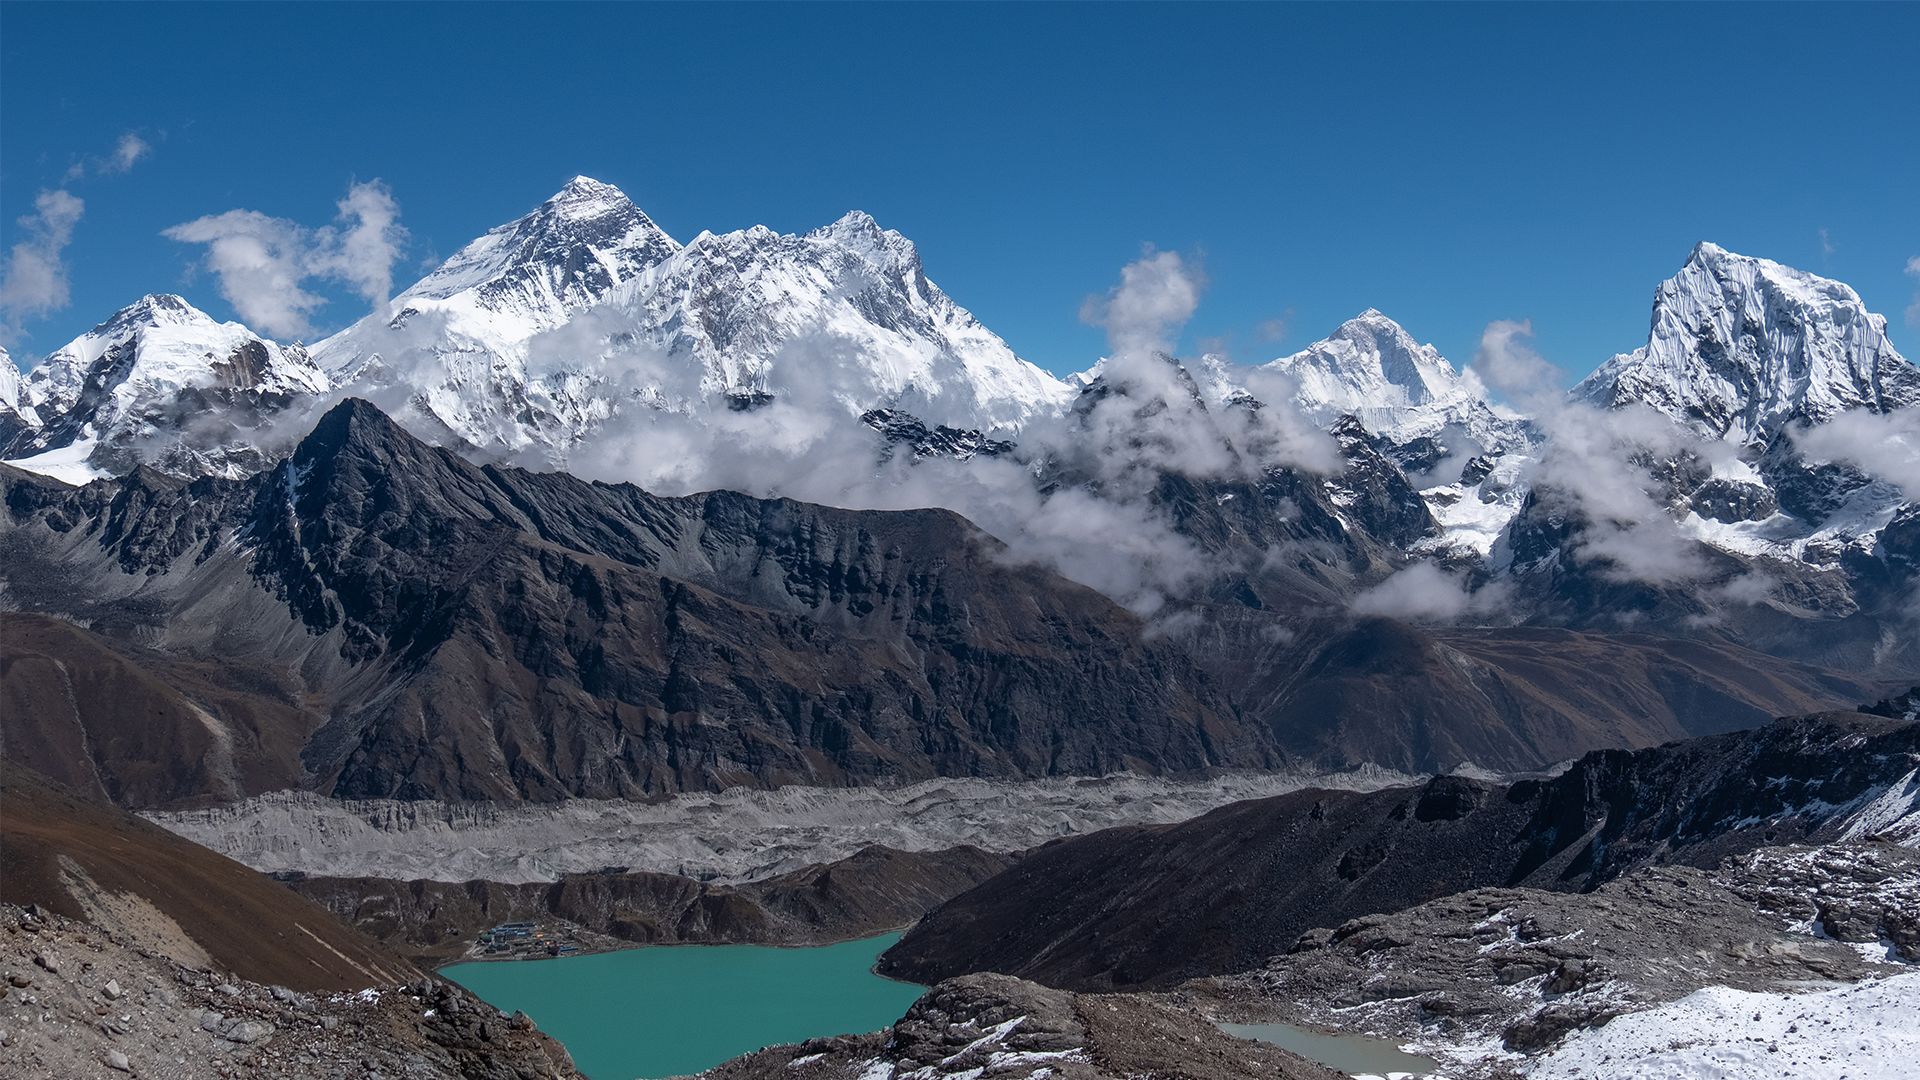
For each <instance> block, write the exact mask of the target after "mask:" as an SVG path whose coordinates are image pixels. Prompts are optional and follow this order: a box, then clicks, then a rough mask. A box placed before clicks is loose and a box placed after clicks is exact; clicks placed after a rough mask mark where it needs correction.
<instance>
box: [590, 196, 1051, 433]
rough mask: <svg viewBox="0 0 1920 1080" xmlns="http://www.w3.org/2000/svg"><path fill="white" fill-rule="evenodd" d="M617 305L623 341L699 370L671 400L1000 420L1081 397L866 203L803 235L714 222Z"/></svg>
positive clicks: (977, 422)
mask: <svg viewBox="0 0 1920 1080" xmlns="http://www.w3.org/2000/svg"><path fill="white" fill-rule="evenodd" d="M607 309H608V310H609V311H611V312H618V313H619V314H620V315H621V317H622V319H623V320H624V321H622V322H621V323H620V326H621V330H620V336H621V339H622V340H624V341H629V342H640V343H643V344H644V346H645V347H646V348H648V349H650V350H652V351H653V352H655V353H657V354H659V355H662V356H666V357H670V358H675V361H674V363H673V364H671V365H669V366H670V367H671V368H674V369H679V370H685V371H686V372H687V373H688V375H689V376H690V377H692V378H697V388H694V387H681V388H677V389H675V388H666V389H667V390H668V392H666V393H664V394H663V395H662V396H661V399H662V400H665V401H668V402H672V401H676V400H677V401H679V402H681V403H683V404H689V405H693V404H696V403H697V401H698V400H699V399H701V398H713V397H724V398H726V399H728V400H730V401H740V400H763V399H766V398H781V397H786V398H805V399H807V400H810V401H831V402H832V403H834V406H835V407H837V408H839V409H841V410H843V411H845V412H846V413H847V414H848V416H849V417H858V416H860V415H862V414H864V413H866V412H867V411H868V410H871V409H896V410H902V411H905V412H907V413H911V414H912V415H913V416H915V417H917V418H918V419H920V420H922V421H924V422H926V423H929V424H947V425H951V426H953V427H957V428H977V429H981V430H990V429H994V428H1004V427H1008V426H1014V425H1018V424H1019V423H1021V422H1023V421H1025V420H1026V419H1028V418H1030V417H1032V416H1034V415H1036V414H1038V413H1042V412H1047V411H1052V410H1055V409H1058V408H1061V407H1063V406H1064V404H1065V402H1066V401H1067V399H1068V398H1069V397H1070V396H1071V391H1070V390H1069V389H1068V388H1067V387H1066V386H1065V385H1064V384H1062V383H1061V382H1060V381H1059V380H1057V379H1055V378H1053V377H1052V376H1051V375H1048V374H1047V373H1046V372H1044V371H1041V370H1040V369H1039V368H1037V367H1035V366H1034V365H1032V364H1030V363H1027V362H1026V361H1024V360H1022V359H1020V358H1019V357H1018V356H1016V355H1014V353H1013V351H1012V350H1011V349H1009V348H1008V347H1007V345H1006V343H1005V342H1004V341H1002V340H1001V339H1000V338H999V337H998V336H996V335H995V334H994V333H993V332H992V331H990V330H988V329H987V328H986V327H985V326H983V325H981V323H980V321H979V320H978V319H976V318H974V316H973V315H972V314H971V313H970V312H968V311H967V310H966V309H965V308H962V307H961V306H960V305H958V304H956V303H955V302H954V301H953V300H952V299H951V298H950V297H948V296H947V295H946V293H944V292H943V291H941V289H940V288H939V287H938V286H937V285H935V284H933V282H931V281H930V280H928V278H927V277H926V274H925V272H924V270H923V268H922V265H921V261H920V254H919V251H918V249H917V248H916V247H915V246H914V244H913V242H912V241H911V240H908V239H907V238H906V237H905V236H903V235H901V234H900V233H898V232H895V231H893V230H891V229H886V228H883V227H882V226H881V225H880V224H879V223H878V222H876V221H875V220H874V219H873V217H872V216H871V215H870V214H867V213H865V212H863V211H858V210H855V211H852V212H850V213H848V214H846V215H844V216H842V217H841V218H840V219H839V220H838V221H835V222H833V223H832V224H830V225H827V226H823V227H821V228H818V229H814V230H812V231H811V232H807V233H803V234H799V235H786V234H781V233H777V232H775V231H773V230H772V229H768V228H766V227H765V226H760V225H756V226H754V227H752V228H749V229H743V230H738V231H735V232H729V233H720V234H714V233H703V234H701V235H700V236H698V237H696V238H695V239H694V240H693V242H691V243H689V244H688V245H687V247H686V248H685V249H683V250H682V251H680V252H678V253H676V254H675V255H674V256H673V257H672V258H669V259H666V260H663V261H662V262H660V263H659V264H658V265H656V266H654V267H653V268H651V269H649V270H648V271H647V272H646V273H645V274H642V275H641V276H640V277H638V278H636V279H635V280H634V281H632V282H630V283H629V284H627V285H625V286H623V287H621V288H620V289H619V290H617V291H616V293H615V295H614V297H613V298H612V299H610V300H609V302H608V304H607ZM682 358H683V359H682ZM683 365H684V367H683ZM695 372H697V376H696V375H695V374H694V373H695Z"/></svg>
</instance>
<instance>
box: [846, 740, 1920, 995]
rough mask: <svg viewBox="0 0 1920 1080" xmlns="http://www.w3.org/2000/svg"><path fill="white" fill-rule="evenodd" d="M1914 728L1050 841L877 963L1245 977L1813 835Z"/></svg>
mask: <svg viewBox="0 0 1920 1080" xmlns="http://www.w3.org/2000/svg"><path fill="white" fill-rule="evenodd" d="M1917 762H1920V724H1916V723H1913V722H1910V721H1903V720H1897V719H1892V718H1887V717H1881V716H1874V715H1869V714H1866V713H1828V714H1822V715H1817V716H1812V717H1804V718H1796V719H1788V720H1782V721H1779V722H1777V723H1775V724H1772V725H1770V726H1768V727H1765V728H1762V729H1759V730H1756V731H1752V732H1744V733H1738V734H1730V735H1720V736H1712V737H1707V738H1701V739H1695V740H1691V741H1688V742H1683V743H1677V744H1673V745H1669V746H1663V747H1659V748H1655V749H1650V750H1641V751H1631V752H1630V751H1618V750H1614V751H1600V752H1596V753H1593V754H1589V755H1587V756H1586V757H1583V758H1582V759H1580V760H1579V761H1578V762H1576V763H1575V764H1574V765H1573V766H1572V767H1571V768H1570V769H1568V770H1567V771H1566V772H1565V773H1562V774H1561V775H1559V776H1556V777H1554V778H1552V779H1549V780H1525V781H1520V782H1518V783H1512V784H1497V783H1491V782H1485V781H1478V780H1471V779H1466V778H1461V777H1441V778H1438V779H1435V780H1432V781H1430V782H1428V783H1427V784H1424V785H1422V786H1420V787H1417V788H1397V789H1388V790H1384V791H1376V792H1369V793H1357V794H1356V793H1349V792H1337V793H1336V792H1311V791H1309V792H1298V793H1294V794H1290V795H1283V796H1279V797H1276V798H1272V799H1262V800H1254V801H1250V802H1245V803H1238V804H1235V805H1232V806H1228V807H1225V808H1222V809H1220V810H1217V811H1214V812H1213V813H1210V814H1207V815H1205V816H1203V817H1200V818H1197V819H1194V820H1192V821H1188V822H1184V823H1181V824H1178V825H1173V826H1164V827H1153V828H1120V829H1111V830H1108V831H1106V832H1102V833H1096V834H1093V835H1090V836H1085V837H1079V838H1075V839H1071V840H1064V841H1058V842H1055V843H1053V844H1049V845H1046V846H1045V847H1042V848H1040V849H1038V850H1037V851H1034V852H1032V853H1030V854H1029V855H1028V856H1027V857H1026V858H1024V859H1022V860H1021V862H1020V863H1018V864H1017V865H1015V866H1014V867H1013V868H1012V869H1011V870H1009V871H1007V872H1006V873H1004V874H1001V875H999V876H998V877H995V878H993V879H990V880H989V881H987V882H985V883H984V884H982V885H981V886H979V887H978V888H975V889H973V890H971V891H969V892H967V893H964V894H962V895H960V896H958V897H956V898H955V899H954V900H952V901H951V902H949V903H947V904H945V905H943V906H942V907H940V908H938V909H936V910H935V911H934V912H932V913H931V914H930V915H928V916H927V917H926V918H925V919H923V920H922V921H921V922H920V923H919V924H918V925H917V926H915V927H914V929H913V930H912V931H910V932H909V933H908V934H907V936H906V937H905V938H904V939H903V940H902V941H901V942H900V943H899V944H898V945H896V946H895V947H894V948H892V949H891V950H889V951H888V952H887V953H886V954H885V956H884V957H883V958H882V970H884V971H886V972H888V973H889V974H894V975H898V976H900V977H904V978H910V979H913V980H915V981H920V982H932V981H935V980H937V979H940V978H947V977H952V976H956V975H961V974H966V973H969V972H975V971H998V972H1002V973H1006V974H1012V975H1019V976H1022V977H1025V978H1032V979H1035V980H1038V981H1040V982H1044V983H1047V984H1048V985H1054V986H1062V987H1068V988H1076V989H1080V988H1095V989H1109V988H1123V987H1129V986H1165V985H1169V984H1172V983H1174V982H1177V981H1179V980H1181V979H1185V978H1191V977H1194V976H1200V975H1208V974H1223V973H1227V972H1233V971H1243V970H1246V969H1248V968H1251V967H1253V966H1256V965H1258V964H1260V963H1261V962H1263V961H1264V960H1265V959H1266V958H1267V957H1270V956H1274V955H1278V954H1280V953H1283V952H1285V951H1287V949H1288V948H1290V947H1291V946H1292V945H1293V943H1294V942H1295V941H1296V940H1297V939H1298V938H1299V936H1300V935H1301V934H1302V933H1304V932H1305V931H1307V930H1309V929H1312V928H1314V927H1324V926H1337V925H1340V924H1341V923H1343V922H1346V921H1347V920H1349V919H1352V918H1355V917H1358V916H1362V915H1367V914H1373V913H1378V912H1389V911H1396V910H1399V909H1402V908H1405V907H1408V906H1410V905H1413V904H1417V903H1422V902H1424V901H1427V900H1432V899H1435V898H1437V897H1441V896H1445V895H1448V894H1450V893H1455V892H1459V891H1461V890H1463V889H1469V888H1474V887H1478V886H1496V885H1497V886H1520V885H1527V886H1533V887H1538V888H1546V889H1554V890H1562V891H1583V890H1589V889H1592V888H1595V887H1597V886H1599V885H1600V884H1602V883H1604V882H1606V881H1608V880H1611V879H1612V878H1614V877H1617V876H1618V875H1620V874H1622V873H1624V872H1626V871H1629V870H1631V869H1634V868H1636V867H1639V866H1645V865H1649V864H1655V863H1682V864H1689V865H1707V866H1710V865H1713V864H1715V863H1717V862H1718V861H1719V860H1720V859H1722V858H1724V857H1726V856H1728V855H1731V854H1736V853H1739V852H1742V851H1747V850H1751V849H1753V848H1755V847H1757V846H1760V845H1762V844H1771V843H1785V842H1790V841H1795V840H1799V839H1803V838H1807V837H1819V836H1821V835H1822V830H1823V829H1824V830H1829V831H1831V830H1833V829H1836V828H1838V826H1839V823H1840V822H1841V821H1843V820H1844V819H1845V816H1846V814H1847V812H1848V811H1849V809H1850V808H1851V809H1858V808H1859V807H1860V806H1861V805H1863V800H1868V799H1871V798H1873V797H1876V796H1878V795H1880V794H1881V793H1883V792H1885V791H1886V790H1888V789H1889V788H1890V787H1893V786H1896V785H1900V784H1905V783H1907V782H1908V774H1909V773H1911V772H1912V770H1913V769H1914V767H1915V764H1916V763H1917Z"/></svg>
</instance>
